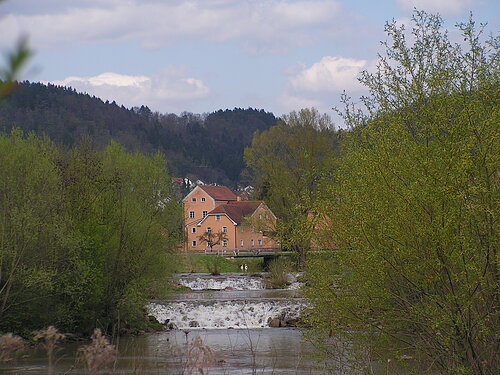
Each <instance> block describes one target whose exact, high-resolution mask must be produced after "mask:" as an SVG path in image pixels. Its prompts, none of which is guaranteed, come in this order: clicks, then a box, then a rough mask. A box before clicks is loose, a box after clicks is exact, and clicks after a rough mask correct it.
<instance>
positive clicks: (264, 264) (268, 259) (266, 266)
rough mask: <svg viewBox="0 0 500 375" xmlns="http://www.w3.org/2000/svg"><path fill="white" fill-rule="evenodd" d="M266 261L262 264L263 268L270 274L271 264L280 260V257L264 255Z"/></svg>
mask: <svg viewBox="0 0 500 375" xmlns="http://www.w3.org/2000/svg"><path fill="white" fill-rule="evenodd" d="M263 258H264V261H263V262H262V268H263V269H264V271H266V272H268V271H269V264H271V262H272V261H273V260H275V259H278V258H279V255H264V256H263Z"/></svg>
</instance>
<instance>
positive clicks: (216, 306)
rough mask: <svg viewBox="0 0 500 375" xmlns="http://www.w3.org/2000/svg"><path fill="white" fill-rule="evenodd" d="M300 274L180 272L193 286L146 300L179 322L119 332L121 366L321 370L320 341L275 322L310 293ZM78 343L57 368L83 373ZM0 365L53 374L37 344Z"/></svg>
mask: <svg viewBox="0 0 500 375" xmlns="http://www.w3.org/2000/svg"><path fill="white" fill-rule="evenodd" d="M295 276H296V275H290V282H291V288H289V289H279V290H268V289H264V283H263V278H262V275H248V274H245V273H243V274H238V273H232V274H224V275H221V276H211V275H209V274H178V275H175V278H176V279H177V282H178V283H179V284H180V285H183V286H186V287H188V288H190V290H189V291H184V292H178V293H175V294H173V295H172V297H171V298H170V299H169V300H157V301H152V302H151V303H150V304H149V305H148V306H147V309H148V310H149V313H150V314H151V315H153V316H155V317H156V318H157V319H158V321H160V322H161V323H164V322H165V323H166V324H167V325H169V326H170V327H171V328H174V329H171V330H168V331H165V332H159V333H154V334H146V335H142V336H138V337H122V338H120V340H119V342H117V346H118V349H119V351H120V359H119V361H118V362H117V365H116V369H115V371H116V373H119V374H189V373H193V374H195V373H197V374H198V373H203V374H207V373H209V374H316V373H322V372H321V370H320V369H318V368H317V367H316V362H315V361H314V360H313V359H312V358H311V354H312V353H313V346H312V345H311V344H310V343H308V342H306V341H305V340H303V339H302V334H301V332H300V331H299V330H297V329H295V328H291V327H280V328H274V327H270V326H269V325H270V323H271V324H272V322H271V321H272V320H273V319H274V323H275V324H276V323H279V324H280V325H286V324H289V323H291V322H293V321H294V319H296V318H298V317H299V316H300V313H301V311H302V309H303V308H304V300H303V299H302V298H301V293H300V290H299V287H300V284H299V283H297V281H296V277H295ZM77 346H78V345H77V344H68V345H65V346H64V347H63V348H62V350H61V351H60V352H59V353H58V357H59V361H58V362H57V365H56V372H57V373H60V374H63V373H68V374H77V373H84V371H83V369H82V368H81V367H82V365H81V363H80V364H77V365H76V366H74V365H75V360H74V358H75V353H76V349H77ZM2 366H3V368H2ZM72 366H73V367H74V368H73V369H72ZM200 370H202V371H203V372H200ZM0 372H1V373H7V374H46V373H47V368H46V364H45V356H44V354H43V352H42V351H40V350H32V351H31V352H30V353H29V355H28V357H26V358H23V359H20V360H18V361H17V362H16V363H15V364H11V365H9V367H7V366H5V365H1V364H0Z"/></svg>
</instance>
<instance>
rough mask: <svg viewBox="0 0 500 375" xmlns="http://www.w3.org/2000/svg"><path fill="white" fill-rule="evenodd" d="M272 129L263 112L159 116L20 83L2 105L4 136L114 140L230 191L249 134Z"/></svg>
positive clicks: (178, 173) (69, 141) (269, 115)
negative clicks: (13, 133)
mask: <svg viewBox="0 0 500 375" xmlns="http://www.w3.org/2000/svg"><path fill="white" fill-rule="evenodd" d="M276 123H277V118H276V117H275V116H274V115H273V114H272V113H269V112H265V111H264V110H257V109H252V108H248V109H239V108H236V109H233V110H224V111H223V110H219V111H217V112H213V113H210V114H203V115H200V114H193V113H187V112H184V113H182V114H181V115H176V114H160V113H158V112H152V111H151V110H150V109H149V108H148V107H145V106H141V107H134V108H131V109H128V108H125V107H124V106H119V105H117V104H116V103H115V102H112V103H109V102H107V101H106V102H103V101H102V100H101V99H99V98H96V97H93V96H90V95H87V94H81V93H77V92H76V91H75V90H73V89H70V88H64V87H58V86H54V85H44V84H41V83H30V82H22V83H20V84H19V86H18V87H17V89H15V90H13V91H12V92H11V94H10V95H8V96H7V97H5V98H4V99H3V100H2V101H1V102H0V131H2V132H6V133H9V132H10V130H11V129H12V128H13V127H19V128H20V129H21V130H23V131H24V132H30V131H34V132H35V133H37V134H39V135H41V134H46V135H47V136H49V138H51V139H52V140H53V141H55V142H56V143H58V144H61V145H64V146H67V147H71V146H73V145H75V144H77V143H78V142H79V141H80V140H81V139H82V138H83V137H85V136H86V135H89V136H90V137H91V139H92V140H93V142H94V144H95V146H96V147H98V148H103V147H104V146H105V145H107V144H108V143H109V142H110V140H112V139H113V140H115V141H117V142H118V143H120V144H121V145H123V146H124V147H126V148H127V149H128V150H130V151H132V150H134V151H140V152H143V153H146V154H150V153H153V152H155V151H158V150H159V151H161V152H162V153H163V154H164V155H165V156H166V158H167V160H168V162H169V170H170V171H171V173H172V175H174V176H185V175H186V174H188V173H190V174H192V175H194V176H195V177H197V178H200V179H202V180H205V181H209V182H218V183H221V184H226V185H229V186H232V187H234V186H235V185H236V184H237V183H238V181H239V179H240V173H241V171H242V169H243V168H244V163H243V150H244V148H245V147H246V146H249V145H250V143H251V140H252V136H253V133H254V132H255V131H257V130H258V131H264V130H267V129H269V128H270V127H271V126H273V125H275V124H276Z"/></svg>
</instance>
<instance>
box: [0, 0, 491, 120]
mask: <svg viewBox="0 0 500 375" xmlns="http://www.w3.org/2000/svg"><path fill="white" fill-rule="evenodd" d="M414 8H417V9H423V10H426V11H428V12H431V13H439V14H440V15H441V16H442V17H443V18H444V19H445V22H446V26H447V27H449V28H453V26H454V25H455V24H456V23H457V22H462V21H466V20H467V19H468V17H469V15H470V13H471V12H472V14H473V16H474V20H476V21H477V22H487V23H488V26H487V28H488V30H489V31H490V32H493V33H494V34H497V33H498V31H499V26H500V22H499V14H500V1H498V0H191V1H173V0H43V1H40V0H5V1H3V2H0V52H1V53H2V55H3V56H5V55H6V54H7V53H8V51H9V50H12V48H13V47H14V46H15V45H16V41H17V40H19V38H21V37H23V36H25V37H27V38H28V39H29V43H30V46H31V48H32V49H33V51H34V55H33V57H32V59H31V61H30V63H29V65H28V67H27V68H26V69H25V70H24V72H23V73H22V76H21V77H20V78H21V79H23V80H25V79H26V80H29V81H33V82H38V81H40V82H51V83H54V84H57V85H64V86H70V87H73V88H75V89H76V90H77V91H79V92H86V93H89V94H91V95H95V96H98V97H100V98H102V99H103V100H109V101H113V100H114V101H116V102H117V103H118V104H123V105H125V106H126V107H133V106H140V105H147V106H148V107H149V108H151V109H152V110H153V111H159V112H160V113H177V114H179V113H181V112H183V111H188V112H194V113H208V112H213V111H216V110H219V109H232V108H236V107H237V108H248V107H252V108H258V109H264V110H266V111H271V112H273V113H274V114H275V115H278V116H279V115H282V114H285V113H288V112H290V111H292V110H298V109H300V108H304V107H315V108H317V109H318V110H320V111H321V112H324V113H327V114H329V115H332V116H333V115H334V112H333V110H332V107H335V106H339V103H340V95H341V93H342V92H343V91H344V90H345V91H346V92H347V93H348V94H349V95H350V96H352V97H354V98H356V97H358V96H359V95H361V94H362V93H363V91H364V89H363V87H362V86H361V85H360V84H359V83H358V81H357V77H359V73H360V72H361V71H362V70H371V69H373V67H374V66H375V64H376V59H377V53H378V52H380V51H381V45H380V41H383V40H386V39H387V38H386V35H385V34H384V24H385V23H386V21H391V20H396V21H397V22H399V23H404V24H408V25H409V21H410V19H411V15H412V11H413V9H414Z"/></svg>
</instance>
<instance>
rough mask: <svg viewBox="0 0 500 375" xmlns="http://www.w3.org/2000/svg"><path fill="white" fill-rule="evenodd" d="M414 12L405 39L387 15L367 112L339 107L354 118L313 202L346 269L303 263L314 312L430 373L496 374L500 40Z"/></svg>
mask: <svg viewBox="0 0 500 375" xmlns="http://www.w3.org/2000/svg"><path fill="white" fill-rule="evenodd" d="M413 22H414V25H415V26H414V28H413V30H412V37H413V38H414V42H413V43H412V44H411V45H409V44H408V42H407V41H406V33H405V30H404V29H403V28H400V27H398V26H397V25H396V23H390V24H388V25H387V26H386V31H387V33H388V35H389V37H390V38H391V40H392V43H386V47H387V52H386V55H385V56H382V57H381V59H380V60H379V65H378V67H377V71H376V72H375V73H373V74H370V73H366V72H365V73H364V74H363V77H362V79H361V81H362V82H363V83H364V84H365V86H367V88H368V89H369V95H368V96H367V97H366V98H364V103H365V105H366V107H367V109H368V114H363V113H362V112H361V111H357V110H355V109H353V106H348V107H347V110H346V112H345V113H344V114H345V116H346V117H345V118H346V121H347V122H348V123H349V124H350V125H352V126H353V129H352V132H351V134H350V136H349V139H348V142H347V144H346V147H345V149H344V153H343V155H342V159H341V163H340V167H339V169H338V171H337V173H336V175H335V177H336V180H335V183H332V184H331V186H330V187H329V188H328V189H327V194H325V199H324V200H323V201H322V202H321V203H320V204H319V208H320V210H322V211H323V212H324V213H325V215H327V216H328V217H329V219H330V222H331V225H330V226H329V229H328V232H327V233H325V235H326V236H327V237H333V238H334V239H335V241H336V242H338V243H339V244H341V245H343V246H344V247H345V248H346V249H348V250H347V251H346V252H345V253H343V255H342V257H340V258H339V262H340V266H341V269H342V270H343V272H342V273H341V274H340V275H339V274H335V273H333V272H331V271H330V268H331V267H330V266H329V264H328V262H327V261H320V262H317V263H315V264H312V265H311V277H310V280H309V284H310V286H311V289H310V292H309V296H310V299H311V303H312V304H313V306H314V307H313V309H312V311H311V315H310V317H309V319H310V321H311V323H313V324H314V325H316V326H317V327H319V328H320V329H321V330H322V331H324V332H327V333H330V334H332V333H333V334H334V335H339V336H347V337H348V338H349V339H350V340H351V341H352V343H353V344H352V345H353V346H354V348H359V349H360V351H361V350H366V348H367V347H368V348H370V350H373V351H374V352H377V351H378V350H382V348H383V351H384V352H385V353H386V355H390V356H391V358H398V357H401V355H402V354H403V353H405V352H408V351H410V352H412V354H413V355H416V356H417V358H419V363H421V364H422V366H423V367H422V369H423V368H426V369H427V370H426V371H429V370H428V367H429V366H430V367H431V369H432V371H435V372H439V373H442V374H459V373H460V374H461V373H470V374H495V373H498V363H499V362H498V352H499V344H498V336H497V327H498V323H499V309H498V306H499V305H498V302H499V301H498V287H499V284H498V282H499V279H498V261H499V257H498V252H497V249H498V243H499V241H498V240H499V238H498V231H497V229H498V228H497V226H496V224H495V223H497V222H498V221H497V220H498V217H497V215H498V166H499V165H500V164H499V162H500V160H499V155H500V149H499V146H500V132H499V130H500V128H499V126H498V120H499V118H500V116H499V108H500V107H499V97H498V93H499V91H498V82H499V81H498V72H499V71H500V70H499V68H500V67H499V60H498V38H497V39H492V40H489V41H487V42H482V41H481V40H482V39H481V37H480V32H477V31H476V30H475V28H474V23H473V22H472V21H470V22H469V23H467V24H464V25H460V29H461V31H462V34H463V40H464V45H458V44H456V45H454V44H452V43H451V42H450V41H449V39H448V37H447V34H446V31H444V29H443V28H442V20H441V19H440V18H439V17H438V16H433V15H427V14H425V13H423V12H415V14H414V17H413ZM353 332H365V333H367V334H366V335H356V337H354V335H351V334H352V333H353ZM401 343H404V348H403V349H402V345H401ZM387 353H388V354H387ZM425 366H427V367H425ZM422 369H419V370H418V371H423V370H422Z"/></svg>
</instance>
